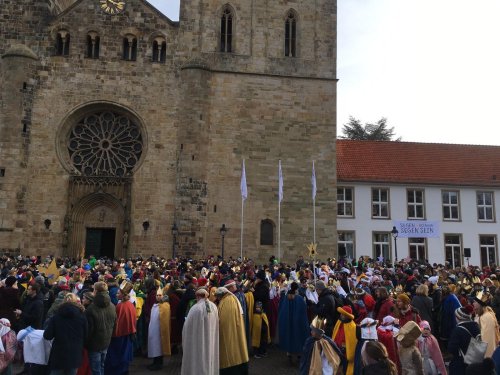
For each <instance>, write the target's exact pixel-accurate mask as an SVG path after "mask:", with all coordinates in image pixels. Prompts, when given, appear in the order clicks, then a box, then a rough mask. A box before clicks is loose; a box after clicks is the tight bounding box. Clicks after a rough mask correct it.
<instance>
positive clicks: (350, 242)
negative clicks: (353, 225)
mask: <svg viewBox="0 0 500 375" xmlns="http://www.w3.org/2000/svg"><path fill="white" fill-rule="evenodd" d="M337 236H338V240H337V250H338V256H339V258H345V259H351V260H352V259H355V256H354V232H338V233H337Z"/></svg>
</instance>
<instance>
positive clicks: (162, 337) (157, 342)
mask: <svg viewBox="0 0 500 375" xmlns="http://www.w3.org/2000/svg"><path fill="white" fill-rule="evenodd" d="M170 313H171V311H170V303H169V302H168V296H166V295H164V294H163V290H162V289H161V288H158V289H157V291H156V303H155V304H154V305H153V307H152V308H151V316H150V319H149V328H148V357H149V358H153V363H152V364H150V365H148V369H149V370H151V371H157V370H160V369H161V368H162V367H163V356H165V355H171V347H170Z"/></svg>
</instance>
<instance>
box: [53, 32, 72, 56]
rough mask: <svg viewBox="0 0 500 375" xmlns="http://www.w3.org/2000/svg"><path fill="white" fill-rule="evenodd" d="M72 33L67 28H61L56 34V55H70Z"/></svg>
mask: <svg viewBox="0 0 500 375" xmlns="http://www.w3.org/2000/svg"><path fill="white" fill-rule="evenodd" d="M69 41H70V35H69V32H67V31H66V30H59V31H58V32H57V36H56V55H57V56H69Z"/></svg>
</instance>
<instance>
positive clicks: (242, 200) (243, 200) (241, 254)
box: [240, 198, 245, 262]
mask: <svg viewBox="0 0 500 375" xmlns="http://www.w3.org/2000/svg"><path fill="white" fill-rule="evenodd" d="M244 202H245V199H244V198H241V233H240V257H241V261H242V262H243V208H244Z"/></svg>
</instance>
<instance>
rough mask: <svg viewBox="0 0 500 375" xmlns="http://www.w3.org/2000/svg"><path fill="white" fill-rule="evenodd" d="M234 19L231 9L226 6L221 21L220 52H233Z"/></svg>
mask: <svg viewBox="0 0 500 375" xmlns="http://www.w3.org/2000/svg"><path fill="white" fill-rule="evenodd" d="M233 18H234V17H233V12H232V11H231V8H230V7H229V6H226V7H225V8H224V10H223V11H222V17H221V20H220V52H233Z"/></svg>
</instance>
